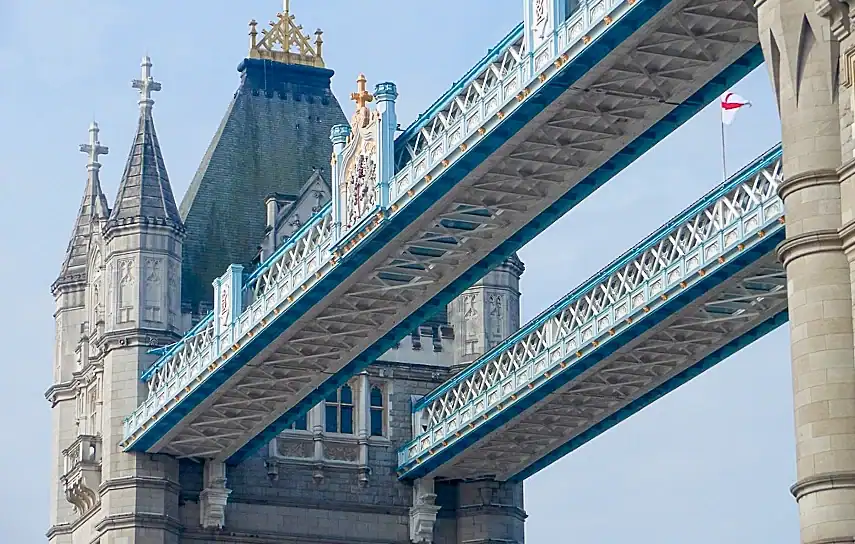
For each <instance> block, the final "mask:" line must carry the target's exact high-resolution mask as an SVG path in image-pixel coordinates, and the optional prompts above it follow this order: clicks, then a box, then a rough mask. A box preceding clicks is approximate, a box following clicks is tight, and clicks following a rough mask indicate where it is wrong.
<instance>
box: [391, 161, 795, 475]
mask: <svg viewBox="0 0 855 544" xmlns="http://www.w3.org/2000/svg"><path fill="white" fill-rule="evenodd" d="M781 182H782V171H781V148H780V146H777V147H775V148H774V149H772V150H770V151H768V152H767V153H765V154H763V155H762V156H760V157H759V158H757V159H756V160H755V161H754V162H753V163H752V164H750V165H749V166H747V167H746V168H744V169H743V170H742V171H740V172H739V173H737V174H736V175H734V176H733V177H732V178H731V179H730V180H728V181H727V182H725V183H723V184H722V185H721V186H719V187H717V188H716V189H714V190H713V191H712V192H710V193H708V194H707V195H705V196H704V197H703V198H701V199H700V200H698V201H697V202H696V203H695V204H693V205H692V206H691V207H689V208H688V209H686V210H685V211H684V212H682V213H680V214H679V215H677V216H676V217H675V218H674V219H672V220H671V221H669V222H668V223H667V224H665V225H664V226H663V227H661V228H660V229H659V230H657V231H656V232H655V233H653V234H652V235H650V236H649V237H647V238H645V239H644V240H643V241H642V242H641V243H639V244H638V245H637V246H635V247H634V248H632V249H631V250H629V251H628V252H627V253H625V254H624V255H622V256H621V257H620V258H618V259H617V260H615V261H614V262H613V263H611V264H610V265H609V266H608V267H606V268H605V269H603V270H602V271H600V272H599V273H597V274H596V275H594V276H593V277H592V278H591V279H590V280H588V281H587V282H585V283H584V284H582V285H581V286H579V287H578V288H577V289H575V290H573V291H572V292H570V293H569V294H568V295H566V296H565V297H564V298H562V299H561V300H559V301H558V302H556V303H555V304H553V305H552V306H551V307H550V308H548V309H547V310H546V311H544V312H543V313H542V314H541V315H539V316H538V317H536V318H535V319H533V320H532V321H531V322H530V323H528V324H527V325H525V326H523V327H522V329H521V330H520V331H519V332H518V333H517V334H515V335H513V336H512V337H511V338H509V339H507V340H506V341H505V342H503V343H502V344H500V345H499V346H497V347H496V348H495V349H493V350H492V351H491V352H489V353H487V354H485V355H484V356H483V357H482V358H481V359H479V360H478V361H476V362H475V363H473V364H472V365H471V366H470V367H469V368H467V369H466V370H465V371H464V372H462V373H460V374H459V375H458V376H456V377H454V378H453V379H452V380H450V381H449V382H447V383H445V384H444V385H442V386H441V387H439V388H438V389H436V390H435V391H433V392H432V393H430V394H429V395H427V396H426V397H424V398H423V399H422V400H421V401H420V402H418V403H416V404H415V405H414V406H413V410H414V414H415V421H416V423H417V425H416V426H417V427H418V430H417V432H418V436H416V437H415V438H414V439H413V441H412V442H410V443H409V444H408V445H407V446H406V447H404V448H403V449H402V450H401V451H400V452H399V453H398V461H399V475H400V476H401V477H403V478H418V477H424V476H433V477H441V478H450V479H457V478H483V477H494V478H497V479H500V480H513V479H517V480H521V479H524V478H527V477H528V476H531V475H532V474H534V473H535V472H537V471H539V470H541V469H543V468H545V467H547V466H548V465H549V464H551V463H553V462H554V461H556V460H558V459H559V458H561V457H562V456H564V455H566V454H567V453H569V452H571V451H573V450H574V449H576V448H578V447H579V446H581V445H583V444H585V443H586V442H587V441H589V440H591V439H593V438H594V437H596V436H597V435H599V434H600V433H602V432H604V431H606V430H607V429H609V428H611V427H612V426H614V425H616V424H617V423H619V422H621V421H623V420H624V419H626V418H627V417H629V416H630V415H632V414H634V413H635V412H637V411H638V410H640V409H642V408H643V407H645V406H647V405H648V404H650V403H651V402H653V401H655V400H656V399H658V398H660V397H661V396H663V395H665V394H667V393H668V392H670V391H672V390H673V389H675V388H677V387H679V386H680V385H682V384H684V383H686V382H688V381H689V380H691V379H692V378H694V377H696V376H698V375H699V374H700V373H702V372H703V371H704V370H707V369H709V368H710V367H712V366H713V365H715V364H716V363H718V362H719V361H721V360H723V359H725V358H726V357H728V356H729V355H731V354H733V353H735V352H736V351H738V350H740V349H741V348H743V347H745V346H746V345H748V344H750V343H751V342H753V341H754V340H756V339H758V338H760V337H761V336H763V335H764V334H766V333H768V332H770V331H772V330H773V329H775V328H776V327H778V326H780V325H781V324H783V323H786V320H787V289H786V274H785V272H784V267H783V265H781V264H780V262H779V261H778V259H777V257H776V254H775V248H776V246H777V245H778V244H779V243H780V242H781V241H783V239H784V204H783V202H782V201H781V199H780V197H779V196H778V188H779V186H780V184H781Z"/></svg>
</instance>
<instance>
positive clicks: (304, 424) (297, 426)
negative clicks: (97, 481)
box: [289, 414, 309, 431]
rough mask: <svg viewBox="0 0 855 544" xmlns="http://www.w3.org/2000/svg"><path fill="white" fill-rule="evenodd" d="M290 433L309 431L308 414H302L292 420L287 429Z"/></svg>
mask: <svg viewBox="0 0 855 544" xmlns="http://www.w3.org/2000/svg"><path fill="white" fill-rule="evenodd" d="M289 428H290V429H291V430H292V431H308V430H309V417H308V414H303V415H301V416H300V417H298V418H297V419H296V420H294V423H292V424H291V427H289Z"/></svg>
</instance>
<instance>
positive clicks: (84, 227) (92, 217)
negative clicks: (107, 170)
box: [54, 121, 110, 287]
mask: <svg viewBox="0 0 855 544" xmlns="http://www.w3.org/2000/svg"><path fill="white" fill-rule="evenodd" d="M99 132H100V129H99V128H98V123H96V122H94V121H93V122H92V124H91V125H90V126H89V143H86V144H80V151H81V152H82V153H86V154H87V155H88V157H89V161H88V162H87V164H86V169H87V170H88V172H89V175H88V176H87V179H86V189H85V190H84V192H83V200H82V201H81V202H80V209H79V211H78V212H77V220H76V221H75V223H74V230H73V231H72V232H71V239H70V240H69V241H68V249H67V250H66V253H65V259H64V260H63V262H62V268H61V271H60V274H59V278H58V279H57V282H56V283H55V284H54V287H56V286H57V285H58V284H59V283H62V282H63V281H68V280H73V279H74V278H76V277H83V274H85V272H86V258H87V257H86V256H87V253H88V251H89V240H90V237H91V236H92V234H93V233H94V232H96V230H97V229H98V228H100V223H99V221H100V220H102V219H106V218H107V217H108V216H109V215H110V208H109V206H108V205H107V198H106V197H105V196H104V193H103V192H102V191H101V181H100V179H99V176H98V174H99V171H100V170H101V163H99V162H98V157H99V156H100V155H106V154H107V153H108V152H109V148H107V147H106V146H103V145H101V142H100V140H99V138H98V134H99Z"/></svg>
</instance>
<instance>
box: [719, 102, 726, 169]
mask: <svg viewBox="0 0 855 544" xmlns="http://www.w3.org/2000/svg"><path fill="white" fill-rule="evenodd" d="M718 124H719V125H720V126H721V170H722V175H723V177H722V181H727V152H726V147H725V142H724V108H723V107H721V106H719V123H718Z"/></svg>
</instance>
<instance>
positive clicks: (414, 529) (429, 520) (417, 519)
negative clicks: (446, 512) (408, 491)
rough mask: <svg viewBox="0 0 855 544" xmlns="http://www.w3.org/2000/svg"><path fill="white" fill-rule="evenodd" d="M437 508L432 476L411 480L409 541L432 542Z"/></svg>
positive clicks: (416, 543) (420, 543)
mask: <svg viewBox="0 0 855 544" xmlns="http://www.w3.org/2000/svg"><path fill="white" fill-rule="evenodd" d="M439 508H440V507H439V506H436V494H435V493H434V485H433V478H421V479H419V480H416V481H415V482H413V507H412V508H410V541H411V542H413V544H430V543H431V542H433V526H434V524H435V523H436V514H437V512H439Z"/></svg>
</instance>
